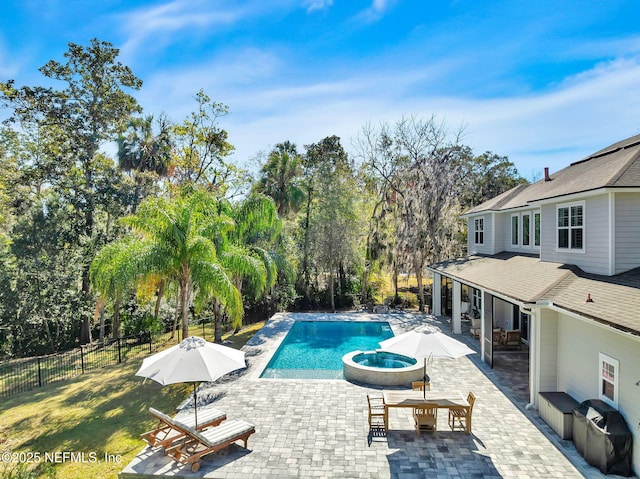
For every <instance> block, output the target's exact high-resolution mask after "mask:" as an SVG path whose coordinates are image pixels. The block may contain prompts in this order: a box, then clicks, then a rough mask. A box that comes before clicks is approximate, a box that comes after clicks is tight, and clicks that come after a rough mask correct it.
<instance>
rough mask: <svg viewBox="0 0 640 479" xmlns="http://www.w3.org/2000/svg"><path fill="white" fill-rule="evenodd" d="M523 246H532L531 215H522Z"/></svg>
mask: <svg viewBox="0 0 640 479" xmlns="http://www.w3.org/2000/svg"><path fill="white" fill-rule="evenodd" d="M522 246H531V215H530V214H526V215H522Z"/></svg>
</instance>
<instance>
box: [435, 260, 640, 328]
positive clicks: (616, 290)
mask: <svg viewBox="0 0 640 479" xmlns="http://www.w3.org/2000/svg"><path fill="white" fill-rule="evenodd" d="M429 268H430V269H432V270H434V271H437V272H440V273H443V274H445V275H446V276H450V277H452V278H455V279H457V280H459V281H461V282H463V283H466V284H470V285H472V286H479V287H481V288H483V289H486V290H488V291H489V292H493V293H495V294H498V295H501V296H504V297H506V298H509V299H512V300H514V301H517V302H521V303H536V302H537V301H551V302H552V303H553V304H554V305H555V306H557V307H559V308H561V309H564V310H566V311H570V312H574V313H577V314H580V315H582V316H585V317H587V318H590V319H592V320H594V321H597V322H600V323H604V324H608V325H610V326H612V327H615V328H616V329H620V330H622V331H626V332H629V333H632V334H635V335H640V316H639V315H638V314H637V312H638V311H640V268H638V269H635V270H631V271H627V272H625V273H622V274H619V275H616V276H599V275H593V274H587V273H585V272H583V271H582V270H581V269H580V268H577V267H574V266H567V265H563V264H559V263H549V262H545V261H540V259H539V258H538V257H537V256H533V255H518V254H515V253H499V254H497V255H493V256H470V257H468V258H463V259H460V260H451V261H443V262H441V263H438V264H434V265H431V266H430V267H429ZM589 294H590V295H591V298H592V300H593V302H586V299H587V295H589Z"/></svg>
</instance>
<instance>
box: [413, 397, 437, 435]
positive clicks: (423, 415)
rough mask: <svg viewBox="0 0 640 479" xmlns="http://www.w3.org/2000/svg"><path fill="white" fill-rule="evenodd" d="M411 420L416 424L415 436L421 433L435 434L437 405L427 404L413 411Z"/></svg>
mask: <svg viewBox="0 0 640 479" xmlns="http://www.w3.org/2000/svg"><path fill="white" fill-rule="evenodd" d="M413 419H414V421H415V424H416V436H419V435H420V432H422V431H428V432H432V433H436V432H437V431H438V405H437V404H431V403H427V404H425V405H424V406H421V407H420V408H415V409H414V410H413Z"/></svg>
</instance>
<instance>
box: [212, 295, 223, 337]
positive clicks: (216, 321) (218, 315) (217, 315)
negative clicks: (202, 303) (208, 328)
mask: <svg viewBox="0 0 640 479" xmlns="http://www.w3.org/2000/svg"><path fill="white" fill-rule="evenodd" d="M222 317H223V315H222V305H221V304H220V303H219V302H218V301H216V300H214V301H213V325H214V326H213V342H214V343H218V344H221V343H222Z"/></svg>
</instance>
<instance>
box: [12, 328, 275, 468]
mask: <svg viewBox="0 0 640 479" xmlns="http://www.w3.org/2000/svg"><path fill="white" fill-rule="evenodd" d="M263 325H264V322H262V323H256V324H254V325H251V326H248V327H247V328H245V329H243V330H241V331H240V332H239V333H238V334H235V335H231V334H227V335H225V336H223V339H224V340H225V341H228V343H227V344H229V345H230V346H232V347H235V348H240V347H242V346H243V345H244V344H245V343H246V342H247V341H248V340H249V339H250V338H251V336H253V334H254V333H255V332H256V331H258V330H259V329H260V328H261V327H262V326H263ZM190 332H191V333H192V334H194V335H198V334H200V335H201V333H202V330H199V331H198V330H197V329H196V328H193V329H192V330H191V331H190ZM207 338H208V339H211V335H208V336H207ZM175 342H176V341H175V339H174V340H171V341H170V340H169V338H168V335H165V336H163V337H162V338H161V340H160V341H157V342H156V345H155V348H154V349H156V350H157V351H160V350H162V349H165V348H166V347H168V346H171V345H173V344H175ZM139 367H140V361H139V360H137V359H130V360H129V361H127V362H124V363H122V364H118V365H113V366H108V367H105V368H102V369H99V370H95V371H92V372H91V373H89V374H85V375H82V376H78V377H75V378H73V379H70V380H67V381H62V382H59V383H55V384H51V385H48V386H45V387H43V388H39V389H36V390H34V391H31V392H28V393H23V394H20V395H16V396H13V397H11V398H8V399H5V400H3V405H2V410H1V411H0V454H2V453H12V454H13V457H11V456H9V457H10V458H11V459H14V461H10V462H8V463H7V461H2V462H0V477H3V478H5V477H6V478H9V477H15V478H16V479H25V478H32V477H38V478H51V477H55V478H59V479H62V478H78V477H91V478H92V479H102V478H105V479H106V478H113V477H116V476H117V474H118V472H119V471H121V470H122V469H123V468H124V467H125V466H126V465H127V464H128V463H129V462H130V461H131V460H132V459H133V458H134V457H135V456H136V455H137V454H138V453H139V452H140V450H141V449H142V448H143V446H144V442H143V441H142V440H141V439H140V434H142V433H143V432H145V431H146V430H149V429H151V428H152V427H153V425H154V421H153V420H152V418H151V416H150V415H149V414H148V412H147V409H148V408H149V406H153V407H155V408H156V409H160V410H162V411H167V412H170V411H173V410H174V409H175V408H176V406H177V405H178V404H179V403H180V402H182V401H183V400H184V399H185V398H186V397H187V396H188V395H189V394H190V392H191V391H192V387H191V386H190V385H187V384H174V385H170V386H164V387H162V386H160V385H159V384H157V383H156V382H154V381H150V380H147V381H143V380H142V379H141V378H139V377H136V376H135V372H136V370H137V369H138V368H139ZM65 452H66V453H68V454H67V455H66V456H65V455H64V453H65ZM56 453H57V456H55V455H54V454H56ZM69 453H73V456H71V455H70V454H69ZM82 453H84V455H83V454H82ZM105 454H106V455H108V458H109V459H110V460H105ZM5 456H6V454H5V455H2V456H0V457H1V458H5ZM38 456H39V458H38ZM29 459H31V460H32V462H27V461H28V460H29ZM36 459H39V460H36ZM83 459H84V461H85V462H82V460H83ZM21 461H22V465H20V464H19V462H21ZM55 461H59V462H60V463H55ZM20 469H22V470H20Z"/></svg>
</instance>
